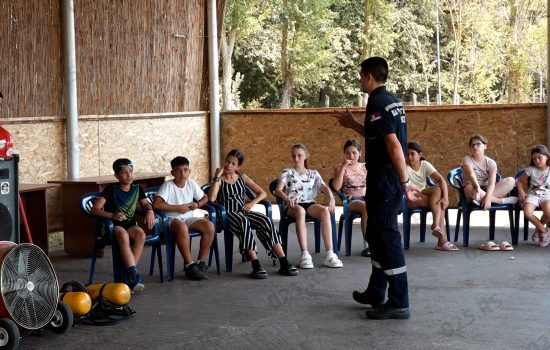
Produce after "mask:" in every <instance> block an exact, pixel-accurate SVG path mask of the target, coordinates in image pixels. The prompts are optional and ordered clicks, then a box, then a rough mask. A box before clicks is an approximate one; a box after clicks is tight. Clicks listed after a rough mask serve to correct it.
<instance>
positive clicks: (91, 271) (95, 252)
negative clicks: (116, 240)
mask: <svg viewBox="0 0 550 350" xmlns="http://www.w3.org/2000/svg"><path fill="white" fill-rule="evenodd" d="M96 259H97V249H96V248H94V251H93V253H92V263H91V264H90V275H89V276H88V284H92V283H93V281H94V271H95V261H96Z"/></svg>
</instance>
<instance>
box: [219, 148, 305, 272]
mask: <svg viewBox="0 0 550 350" xmlns="http://www.w3.org/2000/svg"><path fill="white" fill-rule="evenodd" d="M243 161H244V154H243V153H242V152H241V151H239V150H237V149H234V150H232V151H230V152H229V153H228V154H227V157H225V162H224V166H223V168H218V169H216V173H215V176H214V178H213V179H212V186H211V188H210V190H209V191H208V199H209V200H210V201H211V202H214V201H215V202H217V203H219V204H221V205H223V206H224V208H225V210H226V211H227V219H228V221H229V227H230V229H231V232H232V233H233V234H234V235H235V236H237V238H238V239H239V252H240V253H241V254H243V255H245V254H246V256H247V257H248V259H249V260H250V261H251V262H252V272H251V274H250V277H252V278H255V279H263V278H266V277H267V272H266V271H265V270H264V269H263V267H262V265H261V264H260V261H259V260H258V257H257V255H256V254H257V249H256V240H255V239H254V235H253V233H252V230H253V229H254V230H256V235H257V236H258V239H259V240H260V242H261V243H262V245H263V246H264V247H265V249H266V251H267V254H268V255H269V256H270V257H271V258H273V259H275V258H278V259H279V262H280V266H281V267H280V269H279V273H280V274H283V275H287V276H296V275H297V274H298V270H297V269H296V268H295V267H294V266H292V264H290V263H289V262H288V260H287V258H286V256H285V253H284V251H283V247H282V246H281V237H280V236H279V233H278V232H277V230H276V229H275V226H274V225H273V222H272V221H271V219H269V218H268V217H267V216H266V215H264V214H262V213H259V212H255V211H252V210H251V209H252V207H253V206H254V205H255V204H257V203H259V202H260V201H261V200H263V199H264V198H265V197H266V193H265V191H264V190H263V189H262V188H261V187H260V186H258V185H257V184H256V183H255V182H254V181H252V179H250V178H249V177H248V176H246V175H245V174H242V173H240V172H239V168H240V166H241V165H242V163H243ZM245 186H246V187H248V188H250V190H252V192H254V194H255V195H256V198H255V199H254V200H252V201H250V202H248V203H246V202H245V200H244V196H245Z"/></svg>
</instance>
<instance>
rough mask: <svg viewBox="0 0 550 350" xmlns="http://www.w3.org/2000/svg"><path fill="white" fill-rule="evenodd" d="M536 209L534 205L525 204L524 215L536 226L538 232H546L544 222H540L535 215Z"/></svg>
mask: <svg viewBox="0 0 550 350" xmlns="http://www.w3.org/2000/svg"><path fill="white" fill-rule="evenodd" d="M535 209H536V207H535V206H534V205H533V204H531V203H525V204H523V215H524V216H525V218H526V219H527V220H529V222H530V223H532V224H533V225H534V226H535V228H536V229H537V231H539V232H546V227H545V226H544V224H543V222H544V221H542V222H541V220H539V219H538V218H537V217H536V215H535V214H534V211H535Z"/></svg>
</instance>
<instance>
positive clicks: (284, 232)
mask: <svg viewBox="0 0 550 350" xmlns="http://www.w3.org/2000/svg"><path fill="white" fill-rule="evenodd" d="M277 182H278V179H275V180H273V181H271V183H270V184H269V191H270V192H271V194H272V195H273V196H274V197H275V198H276V200H277V206H278V207H279V214H280V218H281V219H280V221H279V234H280V235H281V239H282V241H283V250H284V252H285V254H286V252H287V246H288V225H290V224H294V223H296V220H295V219H294V218H293V217H292V216H288V215H286V212H285V203H284V201H283V199H282V198H280V197H279V196H277V195H276V194H275V188H276V187H277ZM330 221H331V226H332V246H333V249H334V252H335V253H338V248H339V247H338V240H337V238H336V219H335V216H334V213H331V214H330ZM306 222H313V226H314V231H315V253H319V252H320V251H321V221H320V220H318V219H315V218H312V217H310V216H309V215H306ZM350 242H351V241H350Z"/></svg>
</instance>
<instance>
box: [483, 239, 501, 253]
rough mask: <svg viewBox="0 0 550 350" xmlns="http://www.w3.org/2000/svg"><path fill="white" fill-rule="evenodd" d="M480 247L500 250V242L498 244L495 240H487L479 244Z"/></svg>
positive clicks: (488, 249)
mask: <svg viewBox="0 0 550 350" xmlns="http://www.w3.org/2000/svg"><path fill="white" fill-rule="evenodd" d="M479 249H481V250H487V251H491V252H492V251H496V250H500V247H499V246H498V244H496V243H495V242H493V241H487V242H485V243H482V244H481V245H480V246H479Z"/></svg>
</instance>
